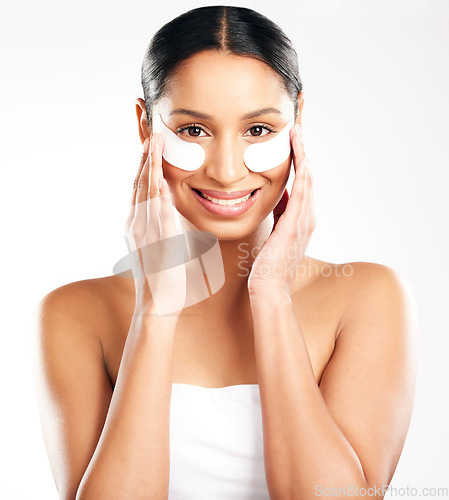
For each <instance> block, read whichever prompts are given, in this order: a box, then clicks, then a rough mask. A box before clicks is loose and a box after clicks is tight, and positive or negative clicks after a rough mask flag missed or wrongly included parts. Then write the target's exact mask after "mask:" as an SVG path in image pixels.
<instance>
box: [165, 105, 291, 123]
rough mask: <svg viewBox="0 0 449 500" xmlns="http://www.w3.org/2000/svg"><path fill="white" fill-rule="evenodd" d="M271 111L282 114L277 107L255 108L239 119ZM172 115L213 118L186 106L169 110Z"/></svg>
mask: <svg viewBox="0 0 449 500" xmlns="http://www.w3.org/2000/svg"><path fill="white" fill-rule="evenodd" d="M271 113H277V114H279V115H280V114H282V113H281V111H280V110H279V109H276V108H260V109H256V110H254V111H250V112H249V113H246V114H244V115H243V116H241V118H240V119H241V120H242V121H243V120H249V119H250V118H255V117H256V116H260V115H268V114H271ZM173 115H190V116H193V117H194V118H198V119H200V120H213V117H212V116H211V115H207V114H205V113H200V112H199V111H193V110H192V109H186V108H178V109H174V110H173V111H170V114H169V116H173Z"/></svg>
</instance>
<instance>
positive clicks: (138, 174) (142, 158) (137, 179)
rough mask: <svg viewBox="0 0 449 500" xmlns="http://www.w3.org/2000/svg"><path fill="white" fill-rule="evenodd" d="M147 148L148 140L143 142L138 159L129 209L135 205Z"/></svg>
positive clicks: (147, 151) (146, 156)
mask: <svg viewBox="0 0 449 500" xmlns="http://www.w3.org/2000/svg"><path fill="white" fill-rule="evenodd" d="M149 146H150V139H145V141H144V143H143V150H142V156H141V158H140V163H139V168H138V169H137V175H136V178H135V179H134V183H133V191H132V196H131V207H133V206H134V205H135V204H136V193H137V185H138V182H139V179H140V176H141V174H142V169H143V167H144V165H145V162H146V160H147V158H148V153H149Z"/></svg>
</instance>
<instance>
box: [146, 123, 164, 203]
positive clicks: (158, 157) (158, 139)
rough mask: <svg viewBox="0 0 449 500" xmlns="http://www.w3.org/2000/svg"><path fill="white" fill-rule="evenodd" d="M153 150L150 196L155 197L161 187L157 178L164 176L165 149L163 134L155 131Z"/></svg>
mask: <svg viewBox="0 0 449 500" xmlns="http://www.w3.org/2000/svg"><path fill="white" fill-rule="evenodd" d="M153 143H154V145H153V151H152V152H151V167H150V176H149V178H150V197H151V198H154V197H156V196H159V188H158V185H157V180H158V178H159V177H163V172H162V151H163V139H162V136H161V134H158V133H156V132H155V133H154V137H153Z"/></svg>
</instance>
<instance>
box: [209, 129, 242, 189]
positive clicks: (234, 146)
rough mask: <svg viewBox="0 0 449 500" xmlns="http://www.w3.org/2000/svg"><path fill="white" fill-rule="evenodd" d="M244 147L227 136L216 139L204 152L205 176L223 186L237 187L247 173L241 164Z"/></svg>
mask: <svg viewBox="0 0 449 500" xmlns="http://www.w3.org/2000/svg"><path fill="white" fill-rule="evenodd" d="M246 146H248V144H245V143H243V142H241V141H239V140H238V139H235V138H233V137H230V136H229V135H224V136H221V137H220V138H218V137H217V138H216V139H215V140H214V141H213V143H211V144H209V147H208V148H207V151H206V158H205V162H204V163H205V165H206V166H205V172H206V175H207V176H208V177H210V178H211V179H214V180H216V181H217V182H218V183H219V184H221V185H223V186H233V185H238V184H239V182H240V181H241V180H242V179H244V178H245V177H246V176H247V175H248V173H249V170H248V168H247V167H246V165H245V163H244V162H243V153H244V152H245V148H246Z"/></svg>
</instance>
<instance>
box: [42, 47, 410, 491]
mask: <svg viewBox="0 0 449 500" xmlns="http://www.w3.org/2000/svg"><path fill="white" fill-rule="evenodd" d="M217 96H219V97H220V98H219V99H217ZM298 102H299V104H300V106H299V110H300V112H299V115H298V117H297V120H296V123H298V124H299V125H301V113H302V107H303V102H304V99H303V95H302V93H301V94H299V95H298ZM157 106H158V108H157V109H158V110H160V111H161V112H162V113H166V114H167V112H169V111H171V110H174V109H179V108H185V109H190V110H194V111H198V112H202V113H207V114H208V115H210V117H211V119H207V120H206V119H198V118H193V117H192V116H187V115H181V114H175V115H172V116H171V117H170V120H168V122H166V123H168V125H169V126H170V127H171V128H172V130H176V129H178V128H179V127H182V126H186V125H189V124H192V123H194V124H195V126H199V127H201V129H202V130H203V131H204V134H205V135H201V137H193V136H192V135H187V134H188V132H189V130H185V131H183V132H182V134H181V135H180V136H182V137H183V138H184V139H185V140H190V141H203V144H204V147H205V149H206V150H207V154H206V161H205V164H204V165H203V166H202V167H201V168H200V169H199V170H198V171H195V172H185V171H182V170H180V169H176V168H175V167H173V166H171V165H169V164H168V163H166V162H165V160H164V159H163V158H162V145H163V140H162V138H161V137H159V136H158V135H157V134H156V135H155V140H154V141H152V143H153V144H154V147H153V148H152V151H148V148H147V146H149V144H148V142H146V143H145V141H146V139H149V138H151V130H150V129H149V128H148V126H147V125H146V114H145V107H144V103H143V101H142V100H141V99H138V100H137V102H136V111H137V118H138V124H139V135H140V138H141V141H142V143H144V144H145V148H146V151H144V153H143V155H142V161H141V163H140V165H139V169H138V173H137V176H136V181H135V183H134V188H133V195H132V202H131V206H134V205H135V204H136V203H138V202H142V201H144V200H145V199H149V198H151V197H153V196H157V195H158V193H159V191H158V188H157V178H158V177H161V176H163V177H164V179H165V180H164V182H163V186H162V190H163V191H162V193H167V192H168V191H167V189H169V190H170V192H171V193H172V195H173V200H174V203H175V206H176V209H177V210H178V211H179V213H180V214H181V215H182V216H183V217H184V218H185V220H186V224H188V222H189V221H190V222H191V223H192V224H194V226H195V227H197V228H198V229H201V230H210V231H212V232H214V233H215V234H216V235H217V237H218V238H219V240H220V247H221V250H222V255H223V263H224V269H225V277H226V281H225V284H224V286H223V288H222V289H221V290H219V292H217V293H216V294H215V295H213V296H212V297H210V298H209V299H207V300H206V301H203V302H200V303H198V304H195V305H193V306H190V307H188V308H185V309H184V310H183V311H182V312H181V313H180V314H179V316H178V317H176V316H168V317H166V318H165V319H161V318H159V320H160V323H158V324H157V325H158V327H157V332H156V331H155V329H156V328H155V326H154V325H155V324H156V323H151V321H150V320H148V322H147V323H145V325H142V322H140V323H139V321H137V319H136V311H139V312H142V310H147V311H148V310H150V309H145V307H147V306H148V301H147V298H148V297H144V291H143V289H139V287H138V286H136V285H135V282H134V280H132V279H123V278H119V277H117V276H108V277H104V278H98V279H91V280H83V281H78V282H75V283H70V284H68V285H65V286H62V287H59V288H57V289H56V290H53V291H52V292H50V293H49V294H47V295H46V296H45V297H44V298H43V299H42V300H41V301H40V303H39V306H38V307H37V310H36V329H35V332H33V352H34V369H35V375H36V384H37V392H38V401H39V408H40V412H41V421H42V427H43V433H44V438H45V443H46V447H47V452H48V455H49V459H50V464H51V467H52V471H53V475H54V479H55V482H56V485H57V488H58V491H59V494H60V498H61V499H64V500H65V499H74V498H77V499H83V500H84V499H86V498H97V499H101V498H108V499H109V498H123V497H120V496H119V495H118V494H117V491H118V489H119V488H120V487H121V488H128V489H127V490H126V492H131V493H132V497H133V498H167V492H168V489H167V484H166V480H167V467H168V463H167V462H168V455H167V438H168V434H167V431H168V429H167V427H168V425H167V424H168V418H169V401H170V386H171V383H172V382H177V383H186V384H194V385H199V386H204V387H223V386H228V385H234V384H254V383H259V386H260V391H261V404H262V412H263V420H264V452H265V459H266V472H267V484H268V487H269V491H270V496H271V497H272V498H282V499H288V498H316V495H315V491H314V485H313V481H314V482H315V485H316V484H317V481H320V482H321V485H322V486H323V487H324V486H341V485H342V481H343V484H348V481H354V482H353V483H352V484H357V485H360V486H373V485H384V484H388V483H389V481H390V480H391V477H392V475H393V472H394V470H395V468H396V465H397V462H398V460H399V457H400V454H401V451H402V447H403V444H404V440H405V437H406V434H407V430H408V426H409V422H410V418H411V413H412V408H413V397H414V387H415V370H416V359H415V358H416V355H415V352H416V334H417V318H416V305H415V302H414V297H413V294H412V292H411V290H410V287H409V286H408V284H407V283H406V282H405V281H404V280H403V279H402V278H401V277H400V276H399V275H398V274H397V273H396V272H395V271H394V270H392V269H391V268H388V267H387V266H383V265H380V264H375V263H369V262H351V263H345V264H334V263H329V262H324V261H321V260H317V259H313V258H312V257H309V256H306V255H305V251H306V248H307V244H308V241H309V240H310V236H311V234H312V232H313V229H314V227H315V225H316V222H315V218H314V211H313V190H312V188H313V182H311V178H312V176H311V173H310V168H308V162H307V160H305V161H303V160H304V159H305V151H304V144H303V143H302V142H301V140H300V135H299V134H298V133H297V132H296V131H292V132H291V134H290V137H291V142H292V153H293V156H292V159H293V164H294V167H295V180H294V184H293V187H292V193H291V198H290V199H289V200H288V202H287V203H285V202H286V201H287V197H286V195H285V185H286V182H287V179H288V174H289V172H288V167H289V165H290V159H289V160H288V161H287V162H285V164H283V165H281V166H279V167H277V168H275V169H272V170H270V171H267V172H263V173H260V174H258V173H253V172H250V171H249V170H248V169H247V168H246V167H245V165H244V164H243V160H242V158H243V150H244V147H245V146H246V145H247V143H248V142H254V141H261V140H266V139H264V138H262V137H259V138H258V137H257V133H258V132H259V131H260V129H257V128H256V129H254V128H251V127H254V126H257V124H268V125H270V126H271V127H272V128H273V129H275V130H280V129H281V128H282V126H283V124H285V123H287V122H288V120H289V119H290V117H291V116H293V103H292V102H291V100H290V98H289V97H288V95H287V94H286V93H285V91H284V90H283V88H282V87H281V85H280V80H279V77H278V75H277V74H276V73H274V72H272V71H271V69H270V68H268V67H267V66H266V65H264V64H263V63H261V62H260V61H256V60H254V59H251V58H243V57H239V56H234V55H224V54H219V53H217V52H215V51H207V52H203V53H201V54H197V55H196V56H193V57H192V58H190V59H189V60H188V61H187V62H186V63H185V64H184V65H183V66H182V67H181V68H180V69H179V70H178V72H177V74H176V78H175V79H174V80H173V81H172V84H171V87H170V88H169V92H168V94H167V97H166V98H164V99H163V100H161V101H160V102H159V103H158V105H157ZM267 106H270V107H274V108H277V109H279V110H280V113H273V114H269V115H263V116H258V117H255V118H252V119H250V120H241V116H242V115H243V114H245V113H248V112H250V111H253V110H256V109H260V108H264V107H267ZM193 130H195V133H196V132H197V131H198V130H197V129H190V132H193ZM254 133H255V134H254ZM202 134H203V132H202ZM148 156H149V157H150V160H151V161H148ZM150 163H151V165H150ZM307 172H308V173H307ZM191 187H197V188H200V189H201V188H203V189H216V190H223V191H235V190H240V189H250V188H251V189H254V188H256V187H262V190H261V192H260V193H259V196H260V198H259V200H257V202H256V204H255V205H254V206H253V207H252V208H251V210H249V211H248V212H247V213H246V214H244V215H243V216H242V217H241V218H239V220H237V219H236V220H234V221H232V220H231V219H227V220H220V217H217V216H215V215H213V214H210V213H209V212H207V211H206V210H205V209H204V208H203V207H202V206H200V205H199V203H198V202H197V201H196V200H195V199H194V198H193V194H192V193H191ZM273 210H274V211H275V220H276V221H277V223H276V227H275V228H274V230H273V218H272V213H273ZM265 242H266V246H263V248H262V250H260V248H261V247H262V245H263V244H264V243H265ZM241 243H245V244H246V245H245V249H246V250H248V251H249V252H250V254H251V250H252V249H254V250H255V252H254V256H253V255H250V256H249V257H248V258H247V259H246V260H247V268H248V269H251V266H252V270H251V276H248V274H246V276H245V275H244V276H242V274H244V273H242V268H241V267H239V266H238V262H239V259H240V261H241V255H242V251H241V250H240V249H239V246H238V245H239V244H241ZM269 246H273V247H275V248H278V249H279V248H283V249H288V248H292V247H294V248H296V252H294V253H293V254H292V253H289V252H287V251H284V252H283V253H282V252H281V255H280V256H273V252H271V253H270V254H269V253H268V252H267V251H266V250H267V249H268V248H269ZM240 248H241V247H240ZM264 250H265V251H264ZM292 255H294V257H292ZM291 259H293V260H291ZM253 263H254V266H253ZM261 263H263V264H266V265H264V266H261ZM292 263H293V264H294V265H296V266H298V267H297V272H296V273H284V274H283V273H277V272H276V269H278V268H279V266H282V268H283V269H291V264H292ZM270 266H271V267H270ZM270 270H271V271H270ZM270 290H271V291H272V290H276V291H278V292H279V293H277V294H276V295H274V294H272V293H271V292H270ZM140 292H141V293H140ZM139 293H140V294H139ZM136 297H137V299H136ZM139 297H140V298H142V297H144V299H142V300H140V299H139ZM150 302H151V301H150ZM212 324H213V325H214V327H213V328H211V327H210V325H212ZM148 325H153V326H152V327H151V328H149V327H148ZM121 362H122V363H121ZM275 389H276V390H275ZM147 393H149V394H151V395H152V399H146V398H145V397H144V396H145V395H146V394H147ZM276 393H277V394H276ZM126 398H128V399H126ZM279 416H282V425H278V423H279V420H278V419H279ZM100 435H101V440H100V441H99V439H100ZM155 436H157V438H155ZM133 440H135V441H133ZM320 440H321V441H320ZM149 443H151V446H150V445H149ZM132 445H133V446H132ZM154 450H157V451H158V453H157V456H158V457H161V458H160V459H155V458H156V457H154V456H153V455H152V454H151V453H152V452H153V451H154ZM305 450H307V453H305ZM94 452H95V454H94ZM153 458H154V459H153ZM88 466H89V468H88ZM89 469H90V470H89ZM123 469H125V470H126V477H123V478H121V477H120V473H121V471H122V470H123ZM92 470H94V471H95V472H96V474H91V472H92ZM83 476H84V477H83ZM95 477H98V478H100V479H99V480H98V481H97V483H95V480H94V478H95ZM155 478H158V480H159V483H158V484H157V486H154V485H155V484H156V483H155V481H156V479H155ZM298 478H299V479H298ZM308 478H311V479H310V480H308ZM336 478H338V481H339V482H338V484H335V482H336ZM119 479H120V480H119ZM152 479H154V481H153V482H152ZM82 480H83V481H84V484H87V485H92V487H91V488H90V489H89V488H85V489H84V491H81V490H82V489H81V488H80V487H79V486H80V483H82ZM127 481H128V482H127ZM311 481H312V482H311ZM136 484H139V485H140V488H137V487H136V486H135V485H136ZM109 487H110V490H109V491H107V488H109ZM133 488H135V489H133ZM114 493H116V494H117V496H115V497H114ZM120 494H123V491H122V492H120ZM359 498H362V496H359ZM370 498H382V495H381V496H374V495H372V496H370Z"/></svg>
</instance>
